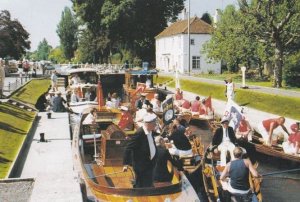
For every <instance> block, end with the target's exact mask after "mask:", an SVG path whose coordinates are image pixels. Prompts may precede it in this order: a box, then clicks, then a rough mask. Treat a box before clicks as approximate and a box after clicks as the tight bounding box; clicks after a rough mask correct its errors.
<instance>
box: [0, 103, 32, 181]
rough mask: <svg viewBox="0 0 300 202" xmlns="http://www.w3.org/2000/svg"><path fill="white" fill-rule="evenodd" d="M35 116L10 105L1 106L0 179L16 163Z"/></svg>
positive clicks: (2, 104) (3, 104)
mask: <svg viewBox="0 0 300 202" xmlns="http://www.w3.org/2000/svg"><path fill="white" fill-rule="evenodd" d="M35 114H36V112H29V111H27V110H24V109H21V108H19V107H16V106H15V105H12V104H9V103H1V104H0V120H1V122H0V179H2V178H4V177H5V176H6V175H7V172H8V171H9V169H10V167H11V165H12V163H13V162H14V160H15V158H16V155H17V152H18V151H19V149H20V147H21V146H22V144H23V141H24V139H25V138H26V135H27V133H28V131H29V129H30V127H31V125H32V122H33V120H34V117H35Z"/></svg>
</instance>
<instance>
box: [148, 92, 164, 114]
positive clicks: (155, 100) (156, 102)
mask: <svg viewBox="0 0 300 202" xmlns="http://www.w3.org/2000/svg"><path fill="white" fill-rule="evenodd" d="M158 98H159V95H158V94H157V93H156V94H154V98H153V99H152V100H151V104H152V106H153V111H154V112H155V113H160V112H162V111H163V110H162V106H161V102H160V100H159V99H158Z"/></svg>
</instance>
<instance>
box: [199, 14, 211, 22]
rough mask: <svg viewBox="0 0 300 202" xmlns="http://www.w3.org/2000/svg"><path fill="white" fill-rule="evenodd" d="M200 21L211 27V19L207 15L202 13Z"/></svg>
mask: <svg viewBox="0 0 300 202" xmlns="http://www.w3.org/2000/svg"><path fill="white" fill-rule="evenodd" d="M201 20H203V21H204V22H206V23H207V24H210V25H212V17H211V16H210V14H209V13H204V14H203V15H202V17H201Z"/></svg>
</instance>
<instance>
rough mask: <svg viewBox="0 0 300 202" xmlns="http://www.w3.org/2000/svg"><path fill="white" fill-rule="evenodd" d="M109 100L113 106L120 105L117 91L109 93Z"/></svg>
mask: <svg viewBox="0 0 300 202" xmlns="http://www.w3.org/2000/svg"><path fill="white" fill-rule="evenodd" d="M111 102H112V103H113V108H118V107H119V106H120V98H119V97H118V94H117V93H113V94H112V95H111Z"/></svg>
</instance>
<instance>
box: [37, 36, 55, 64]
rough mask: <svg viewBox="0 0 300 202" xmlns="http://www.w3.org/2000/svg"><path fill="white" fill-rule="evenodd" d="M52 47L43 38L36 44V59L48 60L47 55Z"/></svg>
mask: <svg viewBox="0 0 300 202" xmlns="http://www.w3.org/2000/svg"><path fill="white" fill-rule="evenodd" d="M51 49H52V47H51V46H50V45H49V44H48V41H47V40H46V39H45V38H44V39H43V41H41V42H40V43H39V45H38V48H37V50H36V57H37V58H36V59H37V60H48V56H49V53H50V50H51Z"/></svg>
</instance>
